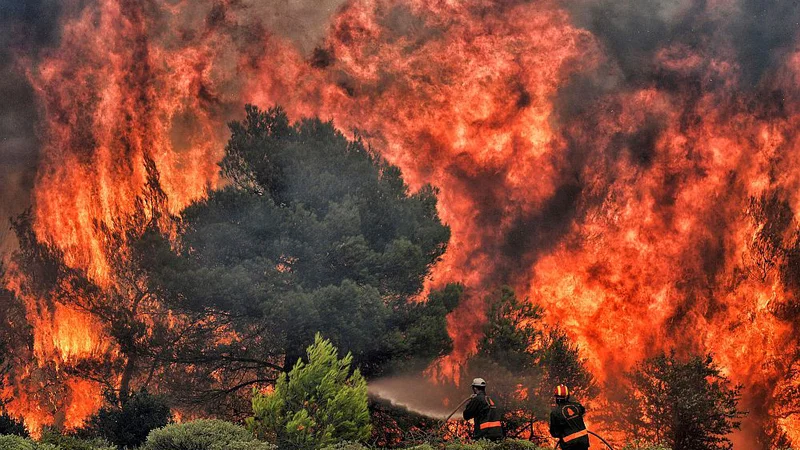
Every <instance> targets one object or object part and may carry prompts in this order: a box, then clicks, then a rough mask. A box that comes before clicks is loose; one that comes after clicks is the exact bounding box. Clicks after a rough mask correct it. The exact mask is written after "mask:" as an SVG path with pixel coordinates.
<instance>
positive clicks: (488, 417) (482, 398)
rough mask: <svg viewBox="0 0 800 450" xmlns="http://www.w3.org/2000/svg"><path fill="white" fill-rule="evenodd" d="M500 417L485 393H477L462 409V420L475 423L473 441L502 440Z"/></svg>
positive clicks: (495, 406)
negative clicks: (471, 420)
mask: <svg viewBox="0 0 800 450" xmlns="http://www.w3.org/2000/svg"><path fill="white" fill-rule="evenodd" d="M500 416H501V414H500V412H499V411H498V409H497V405H495V403H494V401H493V400H492V399H491V398H489V396H487V395H486V393H485V392H479V393H478V394H477V395H476V396H475V397H473V398H472V400H470V401H469V403H467V407H466V408H464V420H470V419H473V421H474V422H475V434H474V436H475V439H491V440H500V439H502V438H503V424H502V422H501V421H500Z"/></svg>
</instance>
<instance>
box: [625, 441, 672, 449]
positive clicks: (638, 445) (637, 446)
mask: <svg viewBox="0 0 800 450" xmlns="http://www.w3.org/2000/svg"><path fill="white" fill-rule="evenodd" d="M622 450H672V449H670V448H669V447H666V446H663V445H651V444H643V443H641V442H629V443H628V444H627V445H625V447H622Z"/></svg>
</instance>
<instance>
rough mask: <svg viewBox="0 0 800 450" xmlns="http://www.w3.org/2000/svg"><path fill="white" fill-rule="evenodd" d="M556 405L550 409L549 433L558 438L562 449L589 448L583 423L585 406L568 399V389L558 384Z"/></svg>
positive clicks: (584, 449)
mask: <svg viewBox="0 0 800 450" xmlns="http://www.w3.org/2000/svg"><path fill="white" fill-rule="evenodd" d="M555 397H556V406H555V407H554V408H553V410H552V411H550V435H551V436H553V437H554V438H558V440H559V443H560V444H561V448H562V449H563V450H586V449H588V448H589V432H588V431H587V430H586V424H584V423H583V415H584V414H585V413H586V408H584V407H583V405H581V404H580V403H578V402H576V401H574V400H570V397H569V389H568V388H567V387H566V386H564V385H563V384H560V385H558V386H556V391H555Z"/></svg>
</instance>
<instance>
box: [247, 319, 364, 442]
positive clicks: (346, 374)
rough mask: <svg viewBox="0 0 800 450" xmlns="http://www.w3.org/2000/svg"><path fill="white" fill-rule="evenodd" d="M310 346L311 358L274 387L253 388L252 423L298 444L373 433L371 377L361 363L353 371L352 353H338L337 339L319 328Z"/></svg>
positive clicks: (281, 439) (267, 434)
mask: <svg viewBox="0 0 800 450" xmlns="http://www.w3.org/2000/svg"><path fill="white" fill-rule="evenodd" d="M307 352H308V364H305V363H303V361H298V362H297V364H296V365H295V366H294V368H293V369H292V371H291V372H289V375H288V376H287V375H286V374H283V375H281V377H280V378H279V379H278V382H277V384H276V386H275V390H274V391H273V392H271V393H268V394H261V393H259V392H257V391H256V392H254V394H253V414H254V417H251V418H250V419H248V421H247V425H248V428H249V429H250V430H251V431H253V432H254V433H255V434H256V435H257V436H259V437H261V438H265V439H275V440H276V441H277V443H278V445H279V446H281V447H288V448H297V449H318V448H322V447H325V446H326V445H331V444H334V443H335V442H337V441H364V440H366V439H367V438H369V435H370V430H371V425H370V422H369V409H368V406H367V383H366V381H364V377H362V376H361V373H359V371H358V369H356V370H355V371H354V372H353V374H352V375H350V364H351V362H352V360H353V358H352V356H351V355H350V354H349V353H348V354H347V356H345V357H344V358H342V359H339V358H338V352H337V350H336V348H335V347H334V346H333V344H331V343H330V341H328V340H325V339H322V337H321V336H320V335H319V334H317V336H316V338H315V340H314V344H312V345H311V346H309V347H308V350H307Z"/></svg>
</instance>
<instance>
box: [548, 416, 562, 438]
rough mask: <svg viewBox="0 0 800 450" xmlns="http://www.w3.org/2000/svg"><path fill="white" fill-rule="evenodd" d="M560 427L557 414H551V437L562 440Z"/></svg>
mask: <svg viewBox="0 0 800 450" xmlns="http://www.w3.org/2000/svg"><path fill="white" fill-rule="evenodd" d="M559 428H560V427H559V426H558V419H557V418H556V416H555V414H553V413H552V412H550V436H553V437H554V438H561V430H560V429H559Z"/></svg>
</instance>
